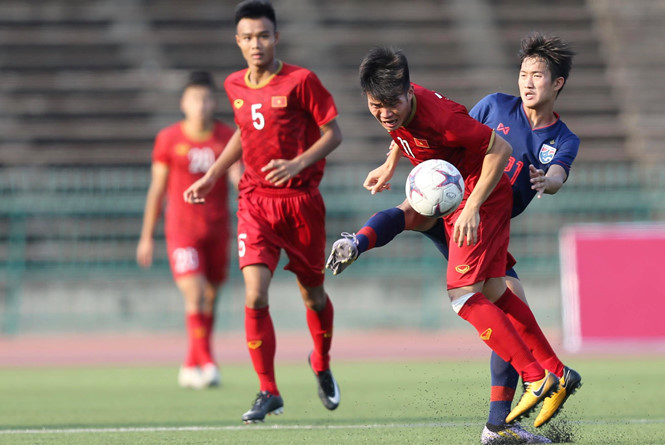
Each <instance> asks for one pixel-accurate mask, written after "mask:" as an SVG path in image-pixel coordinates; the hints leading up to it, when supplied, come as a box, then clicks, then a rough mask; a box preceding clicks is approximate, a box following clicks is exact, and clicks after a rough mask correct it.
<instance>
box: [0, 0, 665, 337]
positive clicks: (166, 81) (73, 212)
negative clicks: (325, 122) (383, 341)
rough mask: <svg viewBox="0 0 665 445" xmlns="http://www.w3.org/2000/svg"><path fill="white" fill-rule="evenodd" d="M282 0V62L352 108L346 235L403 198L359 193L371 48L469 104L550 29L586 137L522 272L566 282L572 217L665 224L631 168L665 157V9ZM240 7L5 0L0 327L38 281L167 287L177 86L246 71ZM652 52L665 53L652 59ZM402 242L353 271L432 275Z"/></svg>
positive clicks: (340, 195)
mask: <svg viewBox="0 0 665 445" xmlns="http://www.w3.org/2000/svg"><path fill="white" fill-rule="evenodd" d="M274 3H275V5H276V8H277V10H278V15H279V19H280V31H281V32H282V35H283V37H284V38H283V40H282V42H281V43H280V46H279V55H280V57H282V58H283V59H284V60H287V61H289V62H292V63H296V64H300V65H304V66H307V67H309V68H312V69H313V70H314V71H316V72H317V74H319V76H320V77H321V79H322V80H323V82H324V84H325V85H326V86H327V87H328V88H329V89H330V90H331V91H332V93H333V94H334V96H335V98H336V101H337V104H338V107H339V110H340V118H339V120H340V126H341V127H342V130H343V132H344V135H345V140H344V143H343V145H342V147H340V148H339V149H338V150H336V151H335V152H334V153H333V154H332V155H331V156H330V159H329V160H330V162H329V168H328V172H327V174H326V177H325V178H324V182H323V184H322V188H323V193H324V195H325V197H326V201H327V205H328V212H329V218H328V232H329V236H330V239H331V242H332V240H333V239H335V238H336V237H337V236H338V234H339V232H341V231H343V230H347V231H348V230H353V229H354V228H356V227H359V226H360V225H361V224H362V223H363V222H364V221H365V219H366V218H367V217H368V216H369V214H370V213H371V211H374V210H379V209H381V208H384V207H388V206H392V205H394V204H396V203H397V202H399V201H400V200H401V199H402V198H401V197H402V192H401V184H400V185H395V186H394V191H393V192H392V194H387V193H386V194H381V195H377V196H375V197H370V196H369V195H367V194H365V193H364V191H363V190H362V189H361V188H360V185H361V183H362V180H363V179H364V177H365V174H366V172H367V171H368V170H369V169H371V168H373V167H374V166H375V165H376V164H377V162H378V160H379V159H381V157H382V156H383V154H384V153H385V150H386V147H387V145H388V138H387V136H386V135H385V133H384V132H383V130H381V128H380V126H378V125H376V124H374V123H373V122H372V121H371V119H372V118H371V116H370V115H369V114H368V113H367V111H366V108H365V104H364V98H362V96H361V95H360V91H359V87H358V85H357V78H356V77H357V76H356V73H357V65H358V62H359V60H360V59H361V58H362V56H363V55H364V53H365V52H366V51H367V50H368V49H369V48H370V47H371V46H373V45H394V46H398V47H400V48H402V49H404V50H405V52H406V54H407V55H408V56H409V60H410V64H411V66H412V71H413V80H414V81H415V82H418V83H422V84H424V85H426V86H428V87H431V88H435V89H437V90H439V91H440V92H442V93H444V94H446V95H447V96H449V97H450V98H451V99H453V100H456V101H458V102H460V103H462V104H464V105H466V106H468V107H471V106H472V105H473V104H474V103H475V102H476V101H477V100H478V99H480V98H481V97H483V96H484V95H485V94H488V93H490V92H493V91H504V92H508V93H513V94H515V93H516V92H517V89H516V69H517V58H516V50H517V48H516V45H517V43H518V41H519V38H520V37H521V36H522V35H523V34H525V33H526V32H528V31H530V30H535V29H538V30H546V31H549V32H552V33H556V34H559V35H561V36H562V37H564V38H565V39H567V40H571V41H573V42H574V44H575V47H576V49H577V52H578V57H577V59H576V62H575V66H574V69H573V72H572V76H571V79H570V82H569V84H568V85H567V86H566V91H565V92H564V94H563V95H562V97H561V99H560V103H559V106H558V108H559V111H560V112H561V114H562V115H563V116H564V118H565V120H566V122H567V124H568V125H569V126H570V127H571V129H572V130H573V131H575V132H577V133H578V135H580V137H581V139H582V141H583V142H582V148H581V152H580V155H579V158H578V161H577V165H576V167H575V169H574V171H573V174H572V176H571V179H570V181H569V184H568V185H567V187H566V189H565V191H564V192H562V194H561V196H557V199H555V200H543V202H540V203H538V205H537V206H536V205H534V206H533V208H532V209H530V211H529V212H527V213H526V214H525V215H523V216H522V217H521V218H520V219H518V220H516V221H515V222H514V225H513V233H514V235H513V244H512V245H511V250H512V251H513V253H514V254H515V256H516V257H517V258H519V259H520V262H521V263H520V265H521V266H522V267H523V268H522V269H521V270H522V272H526V273H539V272H540V273H552V271H553V269H555V268H556V266H557V262H558V257H557V238H558V229H559V228H560V227H561V226H562V225H563V224H564V223H566V222H578V221H619V220H627V221H631V220H649V219H653V218H657V217H661V218H662V216H663V215H664V214H665V211H664V210H663V209H662V205H661V206H660V207H659V206H658V205H657V204H654V202H665V199H662V196H661V195H660V194H658V193H660V192H658V190H662V189H663V188H664V187H663V184H665V178H663V175H662V174H653V175H651V176H649V175H646V174H645V171H646V170H637V169H635V168H634V167H633V164H636V163H639V162H640V160H642V159H648V160H649V162H650V161H652V160H663V158H662V156H663V155H662V150H659V148H660V147H658V146H656V145H655V144H656V141H658V142H660V141H661V140H662V136H663V134H662V131H663V125H661V123H662V116H663V114H664V112H663V109H662V107H663V103H664V101H663V99H664V98H663V97H661V96H658V95H662V94H663V93H662V91H660V90H658V92H656V91H655V90H657V89H655V88H653V87H649V85H651V86H653V85H654V82H656V81H657V80H658V79H660V80H662V78H663V74H662V69H663V66H665V64H662V63H659V62H654V61H658V60H660V61H662V60H663V59H662V57H663V50H662V49H660V47H659V45H657V44H655V43H658V42H657V39H656V38H655V35H656V34H657V33H658V31H659V29H660V28H659V23H662V14H663V10H662V7H659V6H657V5H658V2H657V1H656V0H645V1H644V2H637V4H631V6H630V8H628V7H623V6H622V5H623V3H622V2H620V1H618V0H617V1H610V0H604V1H603V0H587V1H584V0H561V1H558V2H540V1H538V2H534V1H530V0H451V1H440V0H412V1H410V2H403V1H379V0H366V1H362V2H358V1H354V0H337V1H335V2H323V1H309V2H300V1H293V0H275V1H274ZM235 4H236V2H235V1H234V0H223V1H220V0H190V1H188V2H181V1H178V0H117V1H107V0H71V1H67V2H62V1H59V0H34V1H30V2H23V1H18V0H11V1H5V2H2V3H0V17H1V18H0V41H2V42H3V43H2V46H0V115H1V116H2V119H0V131H1V132H2V133H1V134H2V139H1V140H0V194H1V196H2V199H1V200H0V284H1V285H0V296H3V297H4V298H2V300H1V303H0V310H2V312H3V314H4V320H0V322H2V323H3V324H2V327H1V329H2V330H4V331H5V332H11V331H15V330H16V329H17V327H16V323H15V317H17V316H18V315H17V314H18V311H20V307H19V300H20V293H21V289H22V285H23V283H25V282H26V280H28V279H29V280H39V279H42V280H46V279H48V280H55V279H57V280H71V279H82V278H87V277H92V276H146V277H147V276H150V274H153V275H152V276H154V274H157V275H159V276H160V279H165V278H166V277H168V272H167V263H166V258H165V256H161V257H158V258H157V268H156V270H155V271H153V272H151V273H147V272H145V271H140V270H139V269H138V268H137V267H135V266H134V248H135V242H136V236H137V235H138V232H139V227H140V220H141V212H142V207H143V200H144V198H145V191H146V188H147V184H148V180H149V178H148V175H149V170H148V165H149V162H150V153H151V150H152V142H153V138H154V135H155V133H156V132H157V130H158V129H159V128H161V127H163V126H165V125H166V124H168V123H170V122H172V121H174V120H176V119H178V117H179V113H178V108H177V105H178V97H179V93H180V91H179V88H180V86H181V85H182V82H183V79H184V76H185V75H186V73H187V72H188V71H189V70H191V69H209V70H211V71H213V73H214V74H215V75H216V77H217V79H218V82H220V83H221V80H222V79H223V78H224V76H225V75H226V74H228V73H230V72H231V71H234V70H236V69H238V68H239V67H242V66H243V63H244V62H243V60H242V59H241V57H240V55H239V53H238V51H237V48H236V47H235V44H234V41H233V29H232V28H233V27H232V22H233V20H232V12H233V7H234V5H235ZM638 4H639V5H641V7H638V6H637V5H638ZM649 5H651V6H649ZM657 17H660V18H661V19H660V20H661V21H660V22H659V21H658V19H657ZM643 22H644V23H647V24H648V26H640V25H641V24H642V23H643ZM638 30H639V31H640V33H641V34H639V35H640V36H643V37H644V39H646V40H648V41H650V42H655V43H654V45H652V46H649V49H648V50H641V49H640V51H642V52H640V51H638V50H637V48H638V47H639V44H638V42H636V41H635V39H630V38H627V37H626V36H627V35H629V33H631V32H637V31H638ZM630 35H632V34H630ZM631 42H632V43H631ZM643 51H649V52H648V53H647V54H649V55H651V54H652V52H653V53H654V54H657V56H653V57H644V54H645V53H644V52H643ZM608 61H609V65H608ZM649 61H651V62H649ZM649 63H651V65H650V64H649ZM654 65H655V66H656V67H659V68H660V70H661V71H654V70H652V69H651V67H652V66H654ZM647 67H649V69H646V68H647ZM628 68H630V70H628ZM629 97H630V98H631V100H628V98H629ZM221 105H222V106H221V113H220V117H221V118H222V119H224V120H226V121H227V122H230V121H231V114H230V109H229V107H228V104H227V102H226V99H225V98H222V100H221ZM658 113H660V114H658ZM658 119H660V120H658ZM638 123H639V125H638ZM597 162H602V163H603V166H602V168H598V167H596V166H595V164H594V163H597ZM403 167H404V171H403V172H402V173H403V174H402V177H403V176H405V173H406V171H407V169H408V166H403ZM648 171H653V172H657V170H656V169H654V170H648ZM647 177H648V178H649V179H648V181H650V182H648V183H645V181H646V180H647V179H645V178H647ZM398 182H399V181H398ZM599 196H600V198H599ZM603 197H606V198H603ZM403 238H404V239H405V240H406V241H405V242H396V243H393V244H391V245H390V246H387V247H385V248H383V249H377V250H376V251H375V252H373V253H372V255H373V257H372V258H373V260H372V261H366V262H361V263H359V264H362V266H358V267H355V266H354V268H350V269H349V271H348V272H345V273H348V274H349V275H351V276H354V275H356V276H359V275H362V274H363V273H370V274H383V275H384V276H390V275H391V274H392V275H395V274H396V272H399V271H402V272H405V271H419V273H422V274H425V273H429V272H431V271H432V270H434V269H435V268H439V267H440V266H441V260H440V259H439V258H438V256H437V255H438V254H437V253H436V251H434V249H432V248H431V247H430V246H428V245H427V244H426V243H425V241H424V239H423V237H418V236H416V235H413V234H405V235H403ZM157 250H160V251H161V252H162V254H161V255H165V252H164V249H160V248H158V249H157ZM232 270H234V268H232ZM234 273H237V271H235V270H234Z"/></svg>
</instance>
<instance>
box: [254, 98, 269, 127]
mask: <svg viewBox="0 0 665 445" xmlns="http://www.w3.org/2000/svg"><path fill="white" fill-rule="evenodd" d="M259 108H261V104H252V121H253V122H252V123H253V124H254V128H256V129H257V130H263V127H265V125H266V119H265V118H264V117H263V115H262V114H261V113H259Z"/></svg>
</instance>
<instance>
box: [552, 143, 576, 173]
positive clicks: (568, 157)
mask: <svg viewBox="0 0 665 445" xmlns="http://www.w3.org/2000/svg"><path fill="white" fill-rule="evenodd" d="M579 148H580V139H579V138H578V137H577V136H575V135H571V136H570V137H569V138H567V139H566V140H565V141H564V142H563V144H561V146H560V148H559V150H557V153H556V156H554V159H553V160H552V162H551V163H550V166H552V165H560V166H561V167H563V169H564V170H565V171H566V174H568V173H569V172H570V167H571V166H572V165H573V161H575V158H576V157H577V152H578V150H579Z"/></svg>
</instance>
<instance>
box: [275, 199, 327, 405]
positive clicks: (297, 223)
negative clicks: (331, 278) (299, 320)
mask: <svg viewBox="0 0 665 445" xmlns="http://www.w3.org/2000/svg"><path fill="white" fill-rule="evenodd" d="M285 209H286V210H285V211H286V212H287V214H288V219H289V221H287V222H286V223H287V225H285V226H284V227H283V230H282V231H281V233H282V236H283V239H284V241H285V242H284V245H283V248H284V250H285V251H286V254H287V256H288V258H289V263H288V264H287V265H286V266H285V269H287V270H290V271H291V272H293V273H294V274H295V275H296V277H297V278H298V288H299V290H300V294H301V297H302V300H303V302H304V303H305V307H306V308H307V310H306V316H307V326H308V328H309V332H310V335H311V336H312V343H313V345H314V348H313V351H312V352H311V353H310V354H309V357H308V361H309V364H310V366H311V368H312V371H313V372H314V375H315V376H316V381H317V385H318V393H319V398H320V399H321V402H322V403H323V406H325V407H326V408H327V409H329V410H333V409H335V408H337V406H338V405H339V401H340V391H339V385H338V384H337V381H336V380H335V378H334V377H333V374H332V371H331V370H330V347H331V345H332V339H333V321H334V314H335V312H334V309H333V305H332V301H331V300H330V298H329V297H328V294H327V293H326V291H325V289H324V287H323V281H324V277H325V274H324V266H325V264H324V260H325V251H326V229H325V205H324V204H323V198H322V197H321V194H320V193H319V192H318V190H312V191H310V192H308V193H305V194H302V195H299V196H296V197H293V198H291V199H289V200H288V201H287V202H285Z"/></svg>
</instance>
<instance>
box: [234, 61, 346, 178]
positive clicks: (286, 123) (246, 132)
mask: <svg viewBox="0 0 665 445" xmlns="http://www.w3.org/2000/svg"><path fill="white" fill-rule="evenodd" d="M248 76H249V69H244V70H241V71H237V72H235V73H233V74H231V75H229V76H228V77H227V78H226V80H225V81H224V88H225V89H226V94H227V96H228V97H229V101H230V102H231V108H232V109H233V113H234V118H235V122H236V125H237V126H238V128H239V129H240V134H241V141H242V152H243V154H242V160H243V163H244V166H245V172H244V174H243V176H242V178H241V180H240V184H239V188H240V190H241V191H245V190H249V189H253V188H255V187H262V188H275V186H274V185H273V184H272V183H270V182H269V181H266V180H265V176H266V175H267V172H262V171H261V168H263V167H264V166H265V165H266V164H267V163H268V162H270V161H271V160H272V159H293V158H295V157H296V156H298V155H299V154H301V153H303V152H304V151H305V150H307V149H308V148H309V147H311V146H312V144H314V142H316V141H317V140H318V139H319V138H320V137H321V130H320V128H319V127H321V126H322V125H325V124H327V123H329V122H331V121H332V120H333V119H335V118H336V117H337V108H336V107H335V102H334V100H333V98H332V95H331V94H330V93H329V92H328V90H326V89H325V87H324V86H323V85H322V84H321V81H320V80H319V78H318V77H317V76H316V74H314V73H313V72H311V71H309V70H307V69H305V68H301V67H298V66H295V65H289V64H286V63H282V62H280V67H279V69H278V70H277V72H276V73H275V74H273V75H272V76H271V77H270V78H269V79H268V80H267V81H266V82H264V83H263V84H261V85H252V84H251V83H250V82H249V78H248ZM324 166H325V159H321V160H319V161H318V162H316V163H314V164H312V165H311V166H309V167H307V168H306V169H304V170H303V171H301V172H300V173H299V174H298V175H297V176H296V177H294V178H292V179H291V180H289V181H288V182H287V183H286V185H285V186H281V187H278V188H284V187H287V188H312V187H318V185H319V183H320V182H321V178H322V177H323V168H324Z"/></svg>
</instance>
